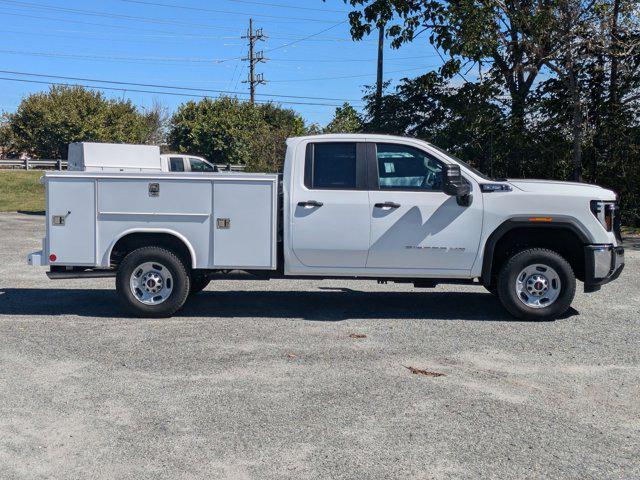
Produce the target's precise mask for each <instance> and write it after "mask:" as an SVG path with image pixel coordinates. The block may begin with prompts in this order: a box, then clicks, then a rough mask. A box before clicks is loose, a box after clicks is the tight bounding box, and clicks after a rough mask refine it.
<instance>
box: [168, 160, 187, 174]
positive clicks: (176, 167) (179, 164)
mask: <svg viewBox="0 0 640 480" xmlns="http://www.w3.org/2000/svg"><path fill="white" fill-rule="evenodd" d="M169 170H171V171H172V172H184V162H183V161H182V158H181V157H171V158H169Z"/></svg>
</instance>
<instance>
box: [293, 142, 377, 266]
mask: <svg viewBox="0 0 640 480" xmlns="http://www.w3.org/2000/svg"><path fill="white" fill-rule="evenodd" d="M364 147H365V144H364V143H356V142H313V143H310V144H308V145H307V150H306V159H305V167H304V168H305V171H304V180H301V185H299V186H298V187H297V188H294V189H293V191H294V195H293V199H292V204H291V209H292V211H291V217H292V225H291V229H292V236H291V239H292V249H293V252H294V254H295V255H296V257H297V258H298V260H299V261H300V263H302V264H303V265H306V266H308V267H320V268H329V269H330V268H345V267H346V268H364V267H365V264H366V260H367V252H368V250H369V227H370V224H369V193H368V191H367V184H366V183H367V177H366V158H365V153H364V151H365V148H364ZM302 183H303V184H302Z"/></svg>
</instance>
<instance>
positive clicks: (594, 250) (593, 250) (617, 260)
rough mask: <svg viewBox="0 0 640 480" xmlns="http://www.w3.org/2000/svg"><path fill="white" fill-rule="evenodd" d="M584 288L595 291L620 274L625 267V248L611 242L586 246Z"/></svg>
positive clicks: (586, 290) (587, 290)
mask: <svg viewBox="0 0 640 480" xmlns="http://www.w3.org/2000/svg"><path fill="white" fill-rule="evenodd" d="M584 248H585V251H584V258H585V272H584V273H585V275H584V277H585V278H584V290H585V292H593V291H596V290H599V289H600V286H601V285H604V284H605V283H609V282H611V281H613V280H615V279H616V278H618V277H619V276H620V274H621V273H622V270H623V268H624V248H622V247H615V246H613V245H611V244H604V245H587V246H585V247H584Z"/></svg>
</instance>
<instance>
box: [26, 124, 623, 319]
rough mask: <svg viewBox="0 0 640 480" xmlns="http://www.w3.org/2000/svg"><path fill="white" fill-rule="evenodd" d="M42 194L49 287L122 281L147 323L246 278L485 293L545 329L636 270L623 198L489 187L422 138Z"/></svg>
mask: <svg viewBox="0 0 640 480" xmlns="http://www.w3.org/2000/svg"><path fill="white" fill-rule="evenodd" d="M150 157H151V155H150ZM169 158H171V156H169ZM183 161H184V160H183ZM142 163H143V162H141V164H142ZM183 165H184V164H183ZM43 183H44V185H45V187H46V204H47V216H46V235H45V238H44V240H43V247H42V250H41V251H38V252H34V253H32V254H31V255H29V258H28V261H29V263H30V264H32V265H46V266H50V271H49V272H48V275H49V277H50V278H87V277H89V278H90V277H115V278H116V290H117V292H118V295H119V297H120V299H121V300H122V302H123V304H124V305H125V306H126V308H127V309H128V310H129V311H130V312H131V313H133V314H134V315H138V316H150V317H162V316H170V315H173V314H174V313H175V312H177V311H178V310H179V309H180V308H182V306H183V305H184V303H185V302H186V300H187V297H188V296H189V294H190V293H191V294H193V293H197V292H199V291H200V290H202V289H204V288H205V287H206V286H207V284H208V283H209V281H210V280H211V279H224V278H226V274H227V273H228V272H229V271H232V270H243V271H245V272H247V273H248V274H249V275H245V277H246V278H263V279H264V278H291V279H301V278H304V279H308V278H321V279H322V278H324V279H326V278H352V279H363V278H365V279H371V280H377V281H379V282H381V283H386V282H389V281H391V282H402V283H412V284H413V285H414V286H416V287H419V288H430V287H434V286H435V285H437V284H439V283H467V284H472V285H473V284H475V285H482V286H484V287H485V288H486V289H487V290H489V291H490V292H492V293H494V294H496V295H497V297H498V298H499V299H500V301H501V302H502V304H503V306H504V307H505V308H506V309H507V310H508V311H509V312H510V313H511V314H513V315H514V316H516V317H519V318H524V319H531V320H541V319H550V318H555V317H557V316H559V315H562V314H563V313H564V312H565V311H566V310H567V309H568V308H569V306H570V305H571V302H572V300H573V297H574V294H575V290H576V279H578V280H581V281H582V282H583V283H584V290H585V292H594V291H596V290H598V289H599V288H600V286H601V285H603V284H605V283H608V282H610V281H612V280H615V279H616V278H617V277H618V276H619V275H620V273H621V272H622V269H623V267H624V249H623V248H622V246H621V244H620V242H621V238H620V212H619V210H618V202H617V197H616V194H615V193H614V192H612V191H610V190H605V189H603V188H601V187H598V186H596V185H587V184H581V183H570V182H554V181H546V180H504V179H492V178H488V177H486V176H485V175H483V174H482V173H480V172H478V171H477V170H475V169H473V168H472V167H470V166H469V165H467V164H466V163H464V162H462V161H461V160H459V159H457V158H455V157H453V156H452V155H450V154H448V153H447V152H444V151H442V150H440V149H439V148H437V147H435V146H433V145H431V144H429V143H426V142H423V141H420V140H416V139H413V138H403V137H391V136H384V135H362V134H361V135H356V134H354V135H318V136H310V137H298V138H291V139H289V140H288V141H287V152H286V157H285V164H284V173H283V174H282V175H281V176H279V175H273V174H256V173H252V174H248V173H236V174H231V173H197V174H196V173H193V172H186V171H185V172H184V173H181V174H176V173H173V172H164V171H157V172H146V171H144V172H143V171H141V172H114V171H69V172H47V173H45V176H44V177H43Z"/></svg>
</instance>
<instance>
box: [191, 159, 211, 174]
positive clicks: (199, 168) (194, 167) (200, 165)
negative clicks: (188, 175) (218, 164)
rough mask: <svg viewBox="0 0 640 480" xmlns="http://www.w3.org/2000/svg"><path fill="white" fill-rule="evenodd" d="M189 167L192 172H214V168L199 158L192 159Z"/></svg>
mask: <svg viewBox="0 0 640 480" xmlns="http://www.w3.org/2000/svg"><path fill="white" fill-rule="evenodd" d="M189 165H191V171H192V172H213V167H212V166H211V165H209V164H208V163H207V162H203V161H202V160H200V159H199V158H190V159H189Z"/></svg>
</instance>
